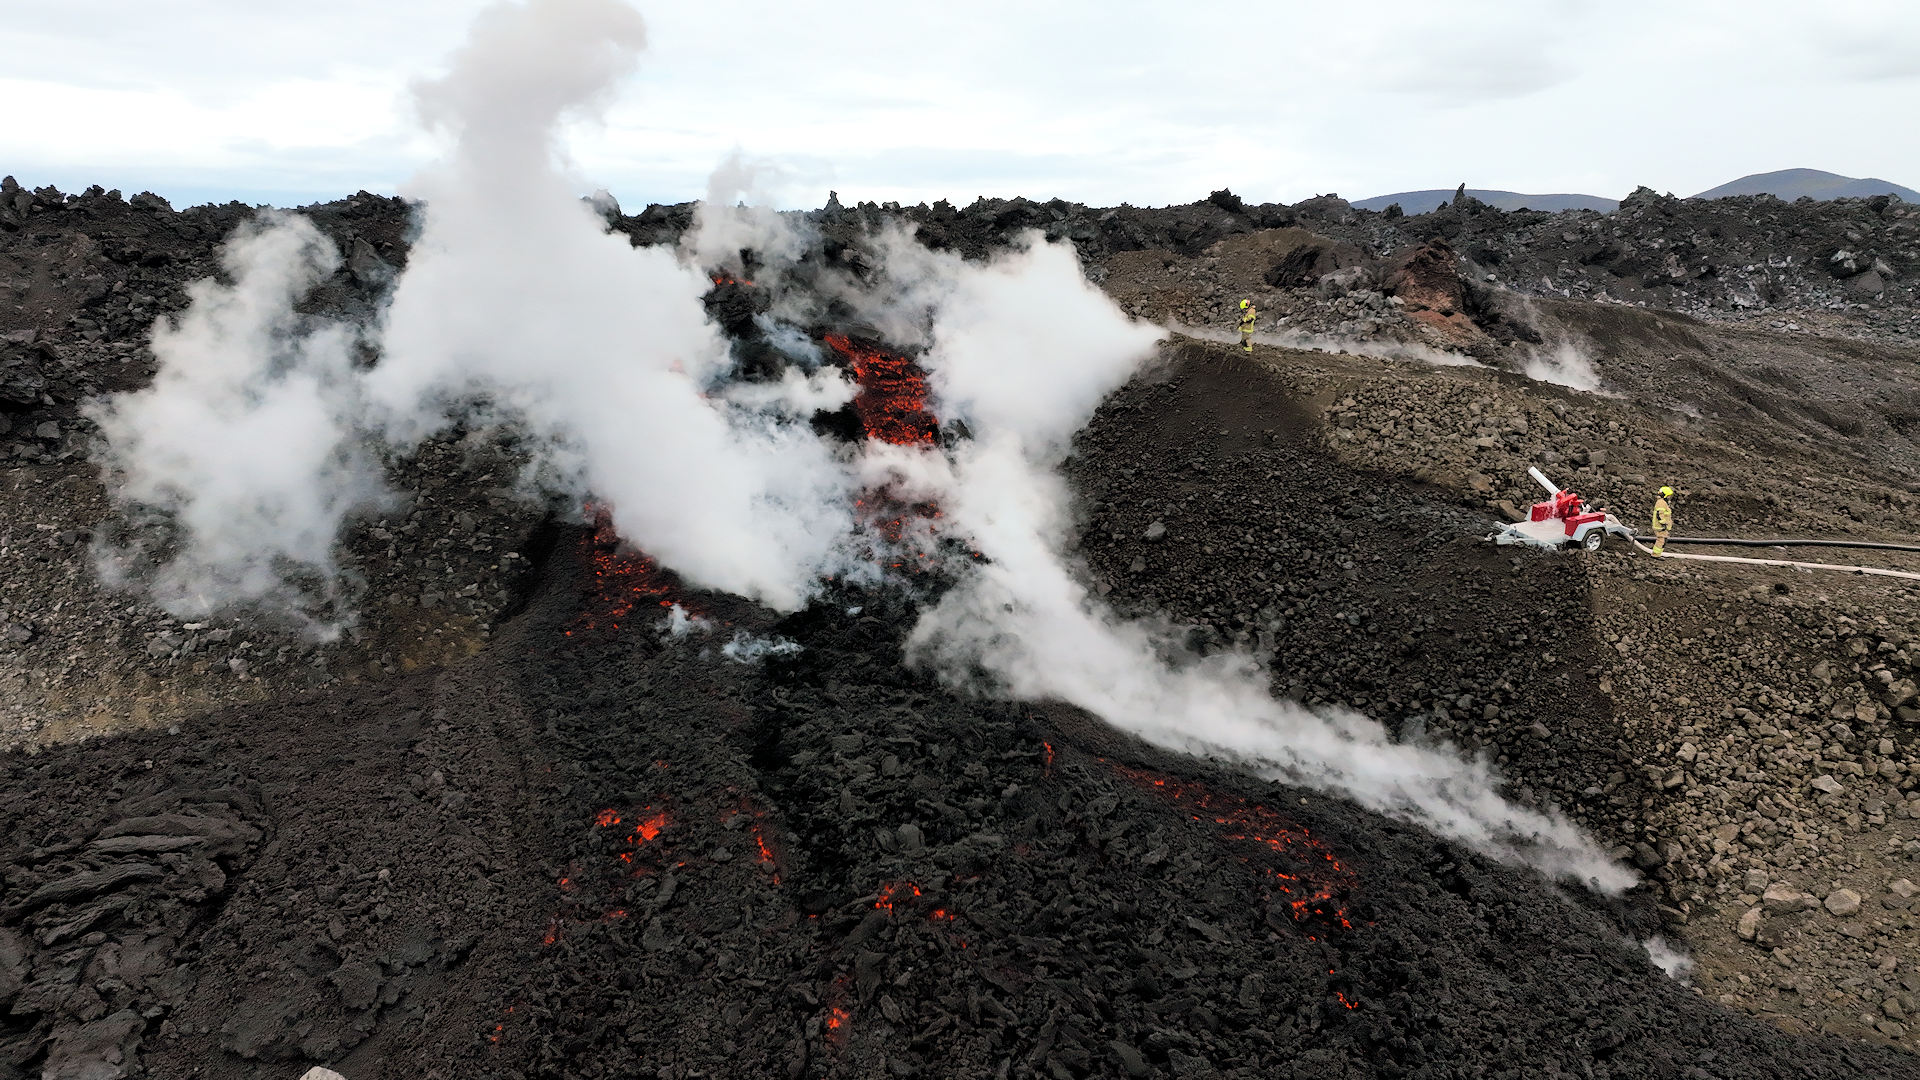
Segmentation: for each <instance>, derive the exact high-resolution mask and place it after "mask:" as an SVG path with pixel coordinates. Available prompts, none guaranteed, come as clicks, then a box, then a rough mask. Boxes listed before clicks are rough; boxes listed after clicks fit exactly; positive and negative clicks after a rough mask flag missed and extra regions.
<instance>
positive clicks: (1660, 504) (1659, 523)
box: [1653, 487, 1673, 555]
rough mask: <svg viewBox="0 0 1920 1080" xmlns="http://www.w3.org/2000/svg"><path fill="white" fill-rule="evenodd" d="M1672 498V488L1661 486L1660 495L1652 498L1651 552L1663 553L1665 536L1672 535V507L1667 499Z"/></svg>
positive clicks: (1665, 543) (1665, 545) (1664, 552)
mask: <svg viewBox="0 0 1920 1080" xmlns="http://www.w3.org/2000/svg"><path fill="white" fill-rule="evenodd" d="M1671 498H1673V489H1672V488H1670V487H1663V488H1661V489H1660V496H1659V498H1656V499H1654V500H1653V553H1654V554H1655V555H1665V554H1666V553H1667V552H1666V547H1667V537H1669V536H1672V535H1673V507H1671V506H1668V505H1667V500H1668V499H1671Z"/></svg>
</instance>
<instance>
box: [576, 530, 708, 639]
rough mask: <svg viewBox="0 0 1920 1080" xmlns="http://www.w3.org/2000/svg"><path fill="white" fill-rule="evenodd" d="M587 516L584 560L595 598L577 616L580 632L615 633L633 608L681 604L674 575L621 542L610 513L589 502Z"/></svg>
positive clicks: (630, 614)
mask: <svg viewBox="0 0 1920 1080" xmlns="http://www.w3.org/2000/svg"><path fill="white" fill-rule="evenodd" d="M586 513H587V518H588V520H590V521H592V522H593V535H592V536H591V537H590V538H588V540H587V547H588V553H587V558H588V560H589V562H591V563H592V565H593V578H594V586H595V592H596V596H595V598H594V600H593V601H592V602H591V603H590V604H589V605H588V606H587V610H586V611H585V612H583V613H582V614H581V615H580V619H579V622H578V624H577V625H578V626H579V627H580V628H581V629H585V630H596V629H599V628H600V627H602V626H606V627H608V628H610V629H614V630H618V629H620V627H621V626H622V625H623V624H624V623H626V622H627V621H628V620H629V619H631V618H632V617H633V612H634V609H635V608H640V609H642V610H644V611H651V610H653V609H654V608H656V607H659V608H670V607H672V606H674V605H675V604H676V603H679V602H680V601H679V588H678V585H677V583H676V582H675V580H674V578H673V575H672V574H670V573H669V572H668V571H666V570H664V569H662V568H661V567H660V565H659V564H658V563H656V562H654V561H653V559H652V558H650V557H648V556H647V555H645V554H643V553H641V552H639V551H635V550H633V549H632V548H629V547H627V546H626V545H625V544H623V543H622V542H621V540H620V535H619V534H618V533H616V532H614V530H613V514H612V512H611V511H610V510H608V509H607V508H606V507H604V506H599V505H596V504H593V503H588V504H587V506H586ZM682 606H684V605H682ZM567 636H569V637H571V636H573V631H572V630H569V631H567Z"/></svg>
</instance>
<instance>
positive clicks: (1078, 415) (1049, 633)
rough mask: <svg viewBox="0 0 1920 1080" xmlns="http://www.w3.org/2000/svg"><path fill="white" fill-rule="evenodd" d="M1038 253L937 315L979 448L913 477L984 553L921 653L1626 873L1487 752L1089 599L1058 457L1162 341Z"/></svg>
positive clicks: (1459, 832) (1524, 845)
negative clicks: (1528, 800)
mask: <svg viewBox="0 0 1920 1080" xmlns="http://www.w3.org/2000/svg"><path fill="white" fill-rule="evenodd" d="M1028 244H1029V246H1028V247H1027V248H1026V249H1025V250H1024V251H1020V252H1016V253H1015V254H1014V255H1012V256H1009V257H1008V258H1006V259H1003V260H1001V261H999V262H998V263H996V264H994V265H992V266H988V267H985V268H976V267H972V266H967V267H962V268H960V269H959V270H958V271H957V282H956V285H955V287H954V288H953V289H952V291H951V293H950V294H949V295H948V296H947V297H946V298H945V300H944V301H943V302H942V303H941V304H940V305H939V307H938V308H937V309H936V311H935V314H934V323H933V334H932V336H933V347H932V349H931V351H930V352H929V353H928V355H927V357H926V361H925V362H926V364H927V366H928V367H929V368H930V369H931V370H932V372H933V378H934V385H935V387H936V389H937V390H938V394H937V395H936V397H937V401H938V403H939V408H940V409H941V411H942V412H943V414H944V413H947V412H949V411H954V412H958V413H959V414H960V415H961V416H962V417H963V418H965V419H966V421H967V423H968V425H969V426H970V427H971V428H972V430H973V432H974V435H975V439H974V440H973V441H972V442H971V443H970V444H968V445H966V446H964V447H963V448H962V449H960V450H958V451H957V452H956V453H955V454H954V456H953V459H952V460H951V462H950V463H947V462H941V463H938V464H934V465H932V466H931V467H930V468H928V469H927V470H925V471H924V472H923V473H922V478H921V479H922V483H924V484H927V485H928V486H930V487H933V488H935V489H936V490H938V491H939V497H940V499H941V508H942V511H943V513H944V515H945V517H946V519H947V520H949V521H950V522H951V523H952V524H953V526H954V527H956V528H958V529H960V530H963V531H964V532H965V533H966V534H967V535H968V536H969V537H970V538H971V540H972V541H973V543H974V544H975V545H976V546H977V547H978V548H979V550H980V551H982V552H983V553H984V554H985V555H986V556H987V559H986V561H985V563H984V565H981V566H979V567H977V568H975V571H974V572H973V573H971V574H970V575H968V576H967V577H966V578H964V579H963V580H962V581H961V583H960V584H959V585H957V586H956V587H955V588H953V589H952V590H950V591H949V592H948V593H946V594H945V595H944V596H943V597H942V598H941V600H940V602H939V603H938V604H937V606H935V607H934V608H933V609H932V610H931V611H929V612H927V613H926V614H925V615H924V616H923V618H922V620H921V622H920V624H919V625H918V626H917V627H916V628H915V629H914V632H913V634H912V637H911V638H910V640H909V648H910V653H911V654H912V655H914V656H916V657H917V658H918V659H920V660H921V661H923V662H927V663H930V664H933V665H935V666H936V667H937V668H938V669H939V670H940V671H942V672H944V673H946V674H947V676H948V677H949V678H952V679H954V680H956V681H961V682H970V681H971V680H972V673H974V672H978V671H985V672H988V673H990V675H991V677H992V679H993V680H994V683H993V684H992V685H991V687H990V688H991V689H992V690H994V691H996V692H999V693H1005V694H1009V695H1011V696H1013V697H1016V698H1022V699H1029V700H1037V699H1059V700H1063V701H1067V702H1070V703H1072V704H1075V705H1078V706H1080V707H1082V708H1084V709H1087V710H1088V711H1090V712H1092V713H1094V714H1096V715H1098V716H1100V717H1101V718H1103V719H1104V720H1106V721H1107V722H1108V723H1111V724H1113V725H1114V726H1116V727H1118V728H1121V729H1122V730H1126V731H1130V732H1133V733H1134V734H1136V735H1139V736H1141V737H1142V738H1144V739H1146V740H1148V741H1150V742H1153V743H1157V744H1159V745H1162V746H1167V747H1172V748H1175V749H1179V750H1184V751H1187V752H1191V753H1198V754H1213V755H1219V756H1224V757H1229V758H1233V759H1237V760H1240V761H1242V762H1244V763H1247V764H1250V765H1252V766H1254V767H1256V768H1258V769H1260V770H1261V771H1263V772H1264V773H1266V774H1267V775H1269V776H1273V777H1278V778H1284V779H1286V780H1288V781H1289V782H1292V783H1296V784H1301V785H1305V786H1309V787H1314V788H1318V789H1321V790H1328V791H1335V792H1339V793H1341V794H1344V795H1346V796H1348V797H1350V798H1352V799H1353V800H1354V801H1356V802H1358V803H1360V804H1361V805H1363V806H1367V807H1369V808H1371V809H1375V810H1379V811H1382V812H1384V813H1388V814H1392V815H1395V816H1399V817H1403V818H1407V819H1410V820H1414V821H1418V822H1420V823H1422V824H1424V825H1426V826H1428V827H1430V828H1433V829H1435V830H1436V831H1438V832H1441V833H1443V834H1445V835H1448V836H1452V837H1455V838H1456V839H1459V840H1462V841H1464V842H1466V843H1467V844H1469V845H1471V846H1473V847H1475V848H1478V849H1480V850H1482V851H1487V852H1491V853H1495V854H1498V855H1502V856H1506V857H1510V858H1520V859H1524V860H1526V861H1529V862H1532V863H1534V864H1536V865H1538V866H1540V867H1542V868H1543V869H1545V870H1547V871H1549V872H1551V873H1554V874H1556V875H1562V876H1568V877H1573V878H1577V879H1579V880H1582V881H1586V882H1590V883H1592V884H1595V885H1598V886H1600V887H1602V888H1607V889H1619V888H1624V887H1626V886H1627V885H1628V884H1630V883H1631V880H1632V878H1631V876H1630V875H1629V874H1628V873H1627V872H1626V871H1624V870H1623V869H1621V868H1619V867H1618V866H1616V865H1614V864H1613V863H1612V862H1611V861H1610V860H1609V859H1608V858H1607V857H1606V856H1605V855H1604V854H1603V853H1601V852H1600V851H1599V850H1598V849H1596V848H1595V847H1594V846H1593V845H1592V844H1591V843H1590V842H1589V841H1588V840H1587V839H1586V838H1585V837H1584V836H1583V835H1581V833H1580V831H1579V830H1578V829H1577V828H1576V827H1574V826H1573V825H1572V824H1570V823H1568V822H1567V821H1565V820H1564V819H1562V818H1560V817H1558V816H1556V815H1553V814H1549V813H1542V812H1539V811H1534V810H1529V809H1526V808H1523V807H1518V806H1515V805H1513V804H1511V803H1509V802H1507V801H1506V800H1505V799H1503V798H1502V797H1501V796H1500V795H1499V793H1498V790H1497V779H1496V778H1495V777H1494V776H1493V774H1492V773H1491V771H1490V770H1489V769H1488V768H1487V767H1486V766H1485V764H1484V763H1480V762H1467V761H1463V760H1461V759H1459V758H1457V757H1455V756H1452V755H1450V754H1448V753H1446V752H1444V751H1442V750H1440V749H1436V748H1429V747H1422V746H1415V745H1411V744H1406V743H1396V742H1394V741H1393V740H1392V739H1391V738H1390V737H1389V736H1388V734H1387V732H1386V731H1385V729H1384V728H1382V727H1381V726H1380V725H1379V724H1377V723H1375V722H1374V721H1372V720H1369V719H1367V718H1365V717H1363V716H1360V715H1358V714H1354V713H1350V712H1346V711H1328V712H1324V713H1315V712H1311V711H1308V710H1306V709H1304V708H1301V707H1299V706H1296V705H1292V704H1288V703H1284V702H1280V701H1277V700H1275V699H1274V698H1273V696H1272V694H1271V692H1270V689H1269V687H1270V684H1271V680H1270V674H1269V672H1268V671H1266V670H1265V668H1264V667H1263V666H1262V665H1261V664H1260V663H1258V662H1257V661H1256V660H1255V659H1254V658H1253V657H1251V656H1248V655H1244V654H1237V653H1227V654H1219V655H1215V656H1212V657H1206V658H1202V657H1197V656H1194V655H1191V654H1190V653H1187V652H1185V651H1184V650H1182V649H1180V648H1179V647H1177V646H1176V645H1175V644H1174V643H1173V641H1172V635H1171V634H1168V633H1165V632H1163V631H1162V630H1161V629H1160V628H1157V627H1155V626H1152V625H1149V624H1145V623H1139V622H1126V621H1123V620H1121V619H1119V618H1118V617H1116V616H1115V615H1114V614H1113V613H1112V612H1111V611H1110V610H1108V609H1107V608H1106V607H1105V606H1104V605H1103V604H1101V603H1100V602H1099V601H1098V600H1096V599H1095V598H1094V597H1092V596H1091V595H1089V593H1088V592H1087V590H1086V588H1085V586H1084V585H1083V584H1082V583H1081V578H1080V577H1079V576H1077V575H1075V574H1074V573H1072V572H1071V570H1070V569H1069V566H1068V564H1067V562H1066V560H1065V557H1064V548H1065V542H1066V539H1067V532H1068V525H1069V522H1068V519H1067V513H1066V508H1067V506H1068V505H1069V501H1070V497H1069V492H1068V490H1067V488H1066V484H1065V482H1064V480H1063V479H1062V477H1061V476H1060V474H1059V472H1058V469H1057V467H1058V465H1059V464H1060V461H1061V459H1062V458H1063V457H1064V455H1065V453H1066V450H1067V440H1068V439H1069V438H1070V437H1071V435H1072V433H1073V432H1074V431H1075V430H1077V429H1078V428H1079V427H1080V426H1081V425H1083V424H1084V423H1085V422H1086V421H1087V420H1088V419H1089V418H1090V417H1091V415H1092V413H1093V410H1094V408H1095V406H1096V405H1097V404H1098V403H1099V401H1100V399H1101V398H1102V397H1103V396H1104V395H1105V394H1106V393H1108V392H1109V391H1111V390H1112V389H1113V388H1114V387H1116V386H1118V385H1119V384H1120V383H1122V382H1124V381H1125V380H1126V379H1127V378H1128V377H1130V376H1131V375H1132V374H1133V373H1134V371H1135V370H1136V368H1137V366H1138V365H1139V364H1140V363H1141V362H1142V361H1143V360H1144V359H1145V358H1146V356H1147V355H1148V354H1149V353H1150V351H1151V345H1152V342H1153V340H1154V338H1155V337H1156V336H1157V335H1156V334H1155V333H1153V332H1150V331H1147V330H1144V329H1142V328H1140V327H1138V326H1136V325H1130V324H1129V323H1128V322H1127V321H1126V319H1125V317H1124V316H1123V315H1122V314H1121V313H1120V312H1119V310H1118V309H1117V308H1116V307H1115V306H1114V305H1113V304H1112V303H1111V302H1110V301H1109V300H1108V299H1107V298H1106V297H1105V296H1104V295H1102V294H1100V293H1099V292H1097V291H1096V290H1095V289H1093V288H1092V287H1091V286H1090V285H1088V284H1086V283H1085V281H1084V280H1083V279H1082V278H1081V277H1080V274H1079V268H1078V264H1077V262H1075V261H1074V260H1073V257H1072V255H1071V253H1070V252H1069V251H1067V250H1066V249H1064V248H1060V247H1056V246H1053V245H1039V244H1037V243H1034V242H1033V241H1032V240H1031V239H1030V240H1029V242H1028Z"/></svg>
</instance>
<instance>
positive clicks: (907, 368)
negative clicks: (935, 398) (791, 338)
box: [826, 334, 939, 446]
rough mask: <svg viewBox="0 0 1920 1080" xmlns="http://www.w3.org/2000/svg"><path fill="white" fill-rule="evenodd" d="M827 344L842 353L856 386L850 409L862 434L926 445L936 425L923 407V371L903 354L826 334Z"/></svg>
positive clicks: (907, 444)
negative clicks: (862, 429)
mask: <svg viewBox="0 0 1920 1080" xmlns="http://www.w3.org/2000/svg"><path fill="white" fill-rule="evenodd" d="M826 342H827V345H828V347H830V348H832V349H833V351H834V352H837V353H839V354H840V355H842V356H844V357H846V358H847V362H848V364H849V365H851V366H852V368H853V378H854V382H856V383H858V384H859V386H860V391H859V393H857V394H855V395H854V398H853V411H854V412H855V413H857V414H859V416H860V425H861V426H862V427H864V428H865V429H866V431H867V438H869V439H878V440H879V441H881V442H886V443H892V444H894V445H895V446H930V445H932V444H933V441H934V435H935V432H936V430H937V428H938V427H939V425H938V423H937V422H936V421H935V420H934V418H933V413H931V412H929V411H927V374H926V372H924V371H921V370H920V366H919V365H918V364H915V363H914V362H913V361H911V360H909V359H907V358H906V357H904V356H899V355H896V354H894V353H890V352H886V351H884V350H882V349H876V348H873V347H872V346H868V345H860V344H856V343H855V342H853V341H852V340H850V339H849V338H847V337H846V336H845V335H844V334H828V335H827V337H826Z"/></svg>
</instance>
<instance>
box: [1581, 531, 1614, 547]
mask: <svg viewBox="0 0 1920 1080" xmlns="http://www.w3.org/2000/svg"><path fill="white" fill-rule="evenodd" d="M1606 542H1607V530H1605V529H1590V530H1588V531H1587V536H1586V539H1584V540H1582V541H1580V546H1581V547H1584V548H1586V549H1587V550H1588V551H1599V550H1600V545H1601V544H1604V543H1606Z"/></svg>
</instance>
